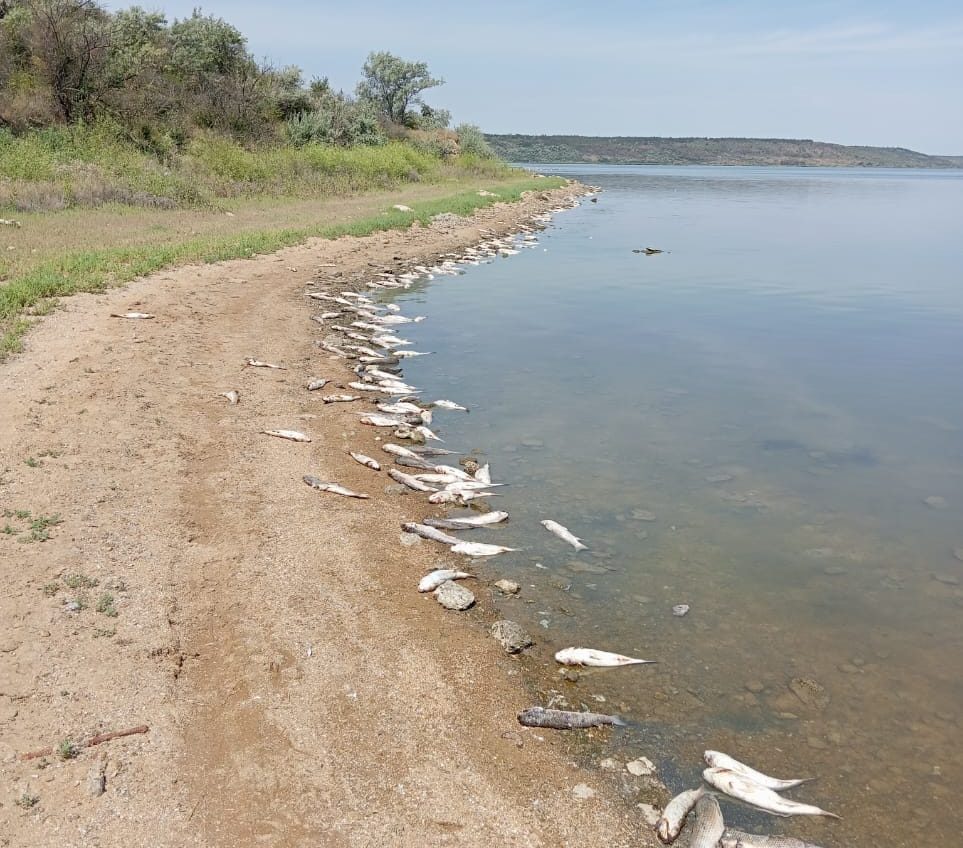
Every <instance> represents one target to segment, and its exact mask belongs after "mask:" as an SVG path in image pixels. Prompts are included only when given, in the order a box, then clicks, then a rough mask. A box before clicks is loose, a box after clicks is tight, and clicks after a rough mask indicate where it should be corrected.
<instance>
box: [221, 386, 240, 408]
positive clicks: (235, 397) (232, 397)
mask: <svg viewBox="0 0 963 848" xmlns="http://www.w3.org/2000/svg"><path fill="white" fill-rule="evenodd" d="M221 397H225V398H227V400H228V402H229V403H230V404H231V406H234V404H236V403H237V402H238V401H239V400H240V399H241V396H240V395H239V394H238V393H237V392H236V391H235V390H234V389H231V390H230V391H229V392H221Z"/></svg>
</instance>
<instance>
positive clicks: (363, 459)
mask: <svg viewBox="0 0 963 848" xmlns="http://www.w3.org/2000/svg"><path fill="white" fill-rule="evenodd" d="M348 456H350V457H351V458H352V459H353V460H354V461H355V462H360V463H361V464H362V465H363V466H365V467H366V468H371V469H373V470H375V471H380V470H381V463H380V462H378V460H377V459H372V458H371V457H370V456H365V455H364V454H363V453H355V452H354V451H348Z"/></svg>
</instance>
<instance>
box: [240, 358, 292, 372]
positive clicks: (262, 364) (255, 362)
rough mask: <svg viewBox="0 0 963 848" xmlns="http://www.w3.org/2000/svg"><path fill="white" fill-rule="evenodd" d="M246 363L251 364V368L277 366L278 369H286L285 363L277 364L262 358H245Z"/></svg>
mask: <svg viewBox="0 0 963 848" xmlns="http://www.w3.org/2000/svg"><path fill="white" fill-rule="evenodd" d="M244 364H245V365H249V366H250V367H251V368H275V369H277V370H278V371H284V370H285V368H284V366H283V365H275V364H274V363H273V362H262V361H261V360H260V359H245V360H244Z"/></svg>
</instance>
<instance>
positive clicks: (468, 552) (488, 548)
mask: <svg viewBox="0 0 963 848" xmlns="http://www.w3.org/2000/svg"><path fill="white" fill-rule="evenodd" d="M517 550H518V548H506V547H505V546H504V545H486V544H485V543H484V542H458V544H456V545H452V546H451V552H452V553H453V554H465V556H471V557H482V556H495V555H496V554H504V553H508V552H509V551H517Z"/></svg>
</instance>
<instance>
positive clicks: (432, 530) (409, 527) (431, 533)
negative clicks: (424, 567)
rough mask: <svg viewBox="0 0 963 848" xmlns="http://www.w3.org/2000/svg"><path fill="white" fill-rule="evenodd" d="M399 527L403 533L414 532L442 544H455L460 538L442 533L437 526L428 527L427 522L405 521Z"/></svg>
mask: <svg viewBox="0 0 963 848" xmlns="http://www.w3.org/2000/svg"><path fill="white" fill-rule="evenodd" d="M401 529H402V530H404V531H405V533H414V534H415V535H416V536H421V538H422V539H430V540H431V541H432V542H441V543H442V544H443V545H457V544H458V543H459V542H460V541H461V539H456V538H455V537H454V536H449V535H448V534H447V533H443V532H442V531H441V530H439V529H438V528H437V527H429V526H428V525H427V524H418V523H417V522H415V521H405V522H404V523H403V524H402V525H401ZM442 582H444V581H442ZM432 588H434V587H432Z"/></svg>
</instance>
